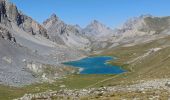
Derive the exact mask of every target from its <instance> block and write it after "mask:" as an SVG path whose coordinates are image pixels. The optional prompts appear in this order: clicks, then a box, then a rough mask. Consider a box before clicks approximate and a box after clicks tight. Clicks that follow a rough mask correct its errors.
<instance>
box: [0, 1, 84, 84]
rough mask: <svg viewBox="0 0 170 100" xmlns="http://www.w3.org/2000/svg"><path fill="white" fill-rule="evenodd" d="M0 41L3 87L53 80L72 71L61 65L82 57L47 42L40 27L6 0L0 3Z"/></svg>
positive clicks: (0, 79)
mask: <svg viewBox="0 0 170 100" xmlns="http://www.w3.org/2000/svg"><path fill="white" fill-rule="evenodd" d="M0 41H1V42H0V69H1V70H0V83H1V84H6V85H12V86H23V85H27V84H31V83H34V82H37V81H42V80H47V81H49V80H48V79H55V78H57V77H60V76H62V75H64V74H66V72H68V73H69V72H71V71H73V69H72V68H70V67H64V66H63V65H61V64H60V63H61V62H64V61H68V60H73V59H77V58H80V57H82V56H84V54H83V53H82V52H80V51H78V50H76V49H71V48H68V47H66V46H63V45H61V44H56V43H55V42H52V41H50V40H49V36H48V34H47V30H46V29H45V28H44V27H43V26H42V25H40V24H39V23H37V22H36V21H34V20H33V19H32V18H30V17H28V16H26V15H24V14H23V13H21V11H19V10H18V9H17V7H16V6H15V5H14V4H12V3H11V2H9V1H8V0H0ZM67 69H69V70H67ZM49 71H52V72H50V73H49Z"/></svg>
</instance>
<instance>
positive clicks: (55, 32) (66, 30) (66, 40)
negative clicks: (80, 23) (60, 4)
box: [43, 14, 90, 49]
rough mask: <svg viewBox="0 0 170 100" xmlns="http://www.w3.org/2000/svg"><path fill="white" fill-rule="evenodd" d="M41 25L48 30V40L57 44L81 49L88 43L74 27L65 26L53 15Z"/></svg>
mask: <svg viewBox="0 0 170 100" xmlns="http://www.w3.org/2000/svg"><path fill="white" fill-rule="evenodd" d="M43 25H44V27H45V28H46V29H47V30H48V34H49V36H50V39H51V40H52V41H54V42H56V43H58V44H63V45H67V46H69V47H78V48H81V49H82V48H85V47H86V46H88V45H89V43H90V42H89V40H88V39H87V38H86V37H85V36H83V35H82V33H81V31H80V30H79V29H77V28H76V27H75V26H72V25H68V24H65V23H64V22H63V21H61V20H60V19H59V18H58V17H57V16H56V15H55V14H53V15H51V17H50V18H49V19H47V20H46V21H45V22H44V23H43Z"/></svg>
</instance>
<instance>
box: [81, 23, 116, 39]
mask: <svg viewBox="0 0 170 100" xmlns="http://www.w3.org/2000/svg"><path fill="white" fill-rule="evenodd" d="M82 31H83V32H84V34H85V35H87V36H89V37H92V38H96V39H98V40H99V39H100V38H102V39H103V38H104V37H106V38H108V37H109V36H114V31H113V30H112V29H110V28H109V27H107V26H105V25H103V24H102V23H100V22H99V21H97V20H94V21H92V22H91V23H90V24H89V25H87V26H86V27H85V28H84V29H83V30H82Z"/></svg>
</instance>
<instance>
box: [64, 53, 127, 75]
mask: <svg viewBox="0 0 170 100" xmlns="http://www.w3.org/2000/svg"><path fill="white" fill-rule="evenodd" d="M112 59H115V60H116V58H113V57H109V56H97V57H87V58H84V59H81V60H77V61H70V62H66V63H64V64H65V65H69V66H73V67H78V68H81V69H83V70H81V71H80V74H120V73H123V72H125V70H123V69H121V67H120V66H113V65H110V64H107V61H110V60H112Z"/></svg>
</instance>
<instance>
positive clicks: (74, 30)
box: [0, 0, 170, 86]
mask: <svg viewBox="0 0 170 100" xmlns="http://www.w3.org/2000/svg"><path fill="white" fill-rule="evenodd" d="M168 34H170V17H153V16H148V15H147V16H140V17H136V18H133V19H130V20H128V21H127V22H126V23H125V24H123V25H122V26H121V27H119V28H117V29H111V28H109V27H107V26H106V25H103V24H102V23H100V22H99V21H97V20H94V21H92V22H91V23H90V24H89V25H87V27H85V28H81V27H80V26H79V25H69V24H66V23H65V22H64V21H62V20H60V19H59V18H58V17H57V16H56V15H55V14H52V15H51V16H50V18H49V19H47V20H45V21H44V22H43V24H40V23H38V22H36V21H35V20H33V19H32V18H31V17H29V16H27V15H25V14H24V13H22V12H21V11H20V10H18V8H17V7H16V5H15V4H13V3H11V2H9V1H8V0H0V68H1V69H2V70H0V83H1V84H8V85H12V86H20V85H26V84H31V83H34V82H37V81H40V80H41V81H42V80H43V81H50V80H53V79H55V78H58V77H60V76H62V75H65V74H66V72H67V73H73V72H74V71H73V70H75V69H74V68H73V69H72V68H70V67H68V66H64V65H62V64H61V63H62V62H65V61H72V60H76V59H80V58H82V57H85V56H88V55H90V54H94V53H100V52H102V51H105V50H108V49H112V48H114V47H116V46H122V45H136V44H139V43H143V42H145V41H149V40H151V39H152V40H153V39H156V38H155V37H157V36H158V37H159V36H166V35H168ZM68 69H69V70H68ZM51 70H52V72H50V73H48V72H49V71H51ZM1 72H2V73H1Z"/></svg>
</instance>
